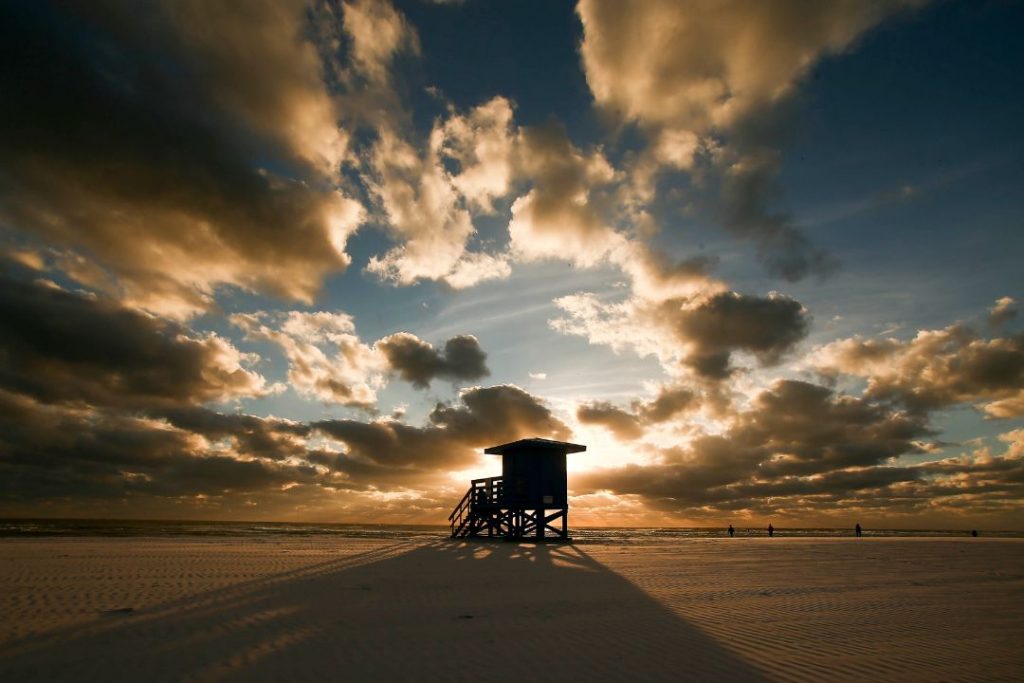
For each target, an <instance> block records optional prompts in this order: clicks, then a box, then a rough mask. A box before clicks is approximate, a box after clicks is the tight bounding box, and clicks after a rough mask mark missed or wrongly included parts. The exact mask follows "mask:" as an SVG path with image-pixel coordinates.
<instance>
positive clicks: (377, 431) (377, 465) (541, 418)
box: [311, 385, 569, 483]
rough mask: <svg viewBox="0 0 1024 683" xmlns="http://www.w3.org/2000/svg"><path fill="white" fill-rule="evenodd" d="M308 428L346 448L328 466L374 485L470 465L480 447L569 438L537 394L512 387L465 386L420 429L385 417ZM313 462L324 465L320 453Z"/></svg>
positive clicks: (335, 421)
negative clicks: (539, 438) (528, 439)
mask: <svg viewBox="0 0 1024 683" xmlns="http://www.w3.org/2000/svg"><path fill="white" fill-rule="evenodd" d="M311 427H312V428H313V429H315V430H318V431H320V432H322V433H324V434H326V435H328V436H330V437H331V438H333V439H336V440H338V441H340V442H342V443H343V444H345V446H346V449H347V452H346V453H343V454H339V455H337V456H335V457H334V458H333V460H332V461H330V463H329V464H330V466H331V467H332V468H334V469H336V470H339V471H341V472H344V473H346V474H348V475H349V476H351V477H352V478H354V479H357V480H359V479H361V480H366V481H367V482H374V483H384V482H389V481H390V482H395V481H403V480H404V481H412V480H419V481H421V482H422V481H423V477H424V475H429V474H437V475H440V474H442V473H446V472H448V471H450V470H452V469H458V468H461V467H468V466H470V465H472V464H473V463H474V462H475V460H476V457H477V455H478V453H479V451H480V449H481V448H484V447H486V446H492V445H495V444H499V443H504V442H507V441H513V440H515V439H519V438H524V437H529V436H542V437H552V438H556V439H565V438H568V436H569V428H568V427H567V426H566V425H565V424H564V423H563V422H562V421H561V420H559V419H558V418H556V417H555V416H554V415H553V414H552V413H551V410H550V409H549V408H548V407H547V406H546V405H544V404H543V402H542V401H541V400H540V399H539V398H537V397H536V396H533V395H532V394H530V393H528V392H526V391H524V390H523V389H520V388H519V387H516V386H512V385H498V386H493V387H482V388H481V387H477V388H473V389H467V390H465V391H463V392H461V394H460V395H459V403H457V404H444V403H440V404H438V405H437V406H436V407H435V408H434V410H433V411H431V413H430V415H429V417H428V420H427V425H426V426H423V427H413V426H409V425H405V424H402V423H399V422H395V421H389V420H381V421H377V422H370V423H365V422H358V421H355V420H322V421H319V422H314V423H312V425H311ZM319 461H320V462H322V463H323V464H328V462H326V461H325V459H324V458H323V457H321V459H320V460H319Z"/></svg>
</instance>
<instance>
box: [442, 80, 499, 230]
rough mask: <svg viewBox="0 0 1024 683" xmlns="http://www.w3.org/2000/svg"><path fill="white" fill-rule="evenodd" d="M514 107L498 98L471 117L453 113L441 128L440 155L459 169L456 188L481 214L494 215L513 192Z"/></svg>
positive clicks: (488, 102)
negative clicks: (498, 202) (496, 205)
mask: <svg viewBox="0 0 1024 683" xmlns="http://www.w3.org/2000/svg"><path fill="white" fill-rule="evenodd" d="M512 118H513V109H512V103H511V102H510V101H509V100H508V99H506V98H504V97H500V96H499V97H494V98H492V99H490V100H489V101H487V102H485V103H483V104H481V105H480V106H478V107H474V108H473V109H472V110H471V111H470V112H469V113H468V114H466V115H460V114H459V113H458V112H455V111H452V112H450V115H449V117H448V119H446V120H445V121H444V122H443V123H442V124H441V126H440V127H439V129H438V130H439V131H440V136H441V137H440V151H441V154H442V155H443V156H444V158H446V159H448V160H451V161H453V162H455V163H456V164H457V165H458V168H457V171H456V172H455V173H454V174H453V175H452V185H454V186H455V189H457V190H458V191H459V193H460V194H461V195H462V196H463V197H464V198H465V199H466V201H467V202H468V203H469V204H470V205H471V206H473V207H475V208H476V209H477V210H479V211H482V212H484V213H492V212H493V211H494V204H493V201H494V199H496V198H499V197H504V196H505V195H507V194H508V193H509V191H510V189H511V183H512V174H513V163H514V157H513V155H514V152H515V136H514V134H513V125H512Z"/></svg>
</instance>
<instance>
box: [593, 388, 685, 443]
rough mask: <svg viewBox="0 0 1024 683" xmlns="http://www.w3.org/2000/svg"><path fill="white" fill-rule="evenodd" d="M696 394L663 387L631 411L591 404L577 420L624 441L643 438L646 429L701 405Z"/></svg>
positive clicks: (629, 409) (604, 402)
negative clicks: (607, 431) (604, 429)
mask: <svg viewBox="0 0 1024 683" xmlns="http://www.w3.org/2000/svg"><path fill="white" fill-rule="evenodd" d="M699 402H700V400H699V396H698V395H697V393H696V392H695V391H694V390H693V389H690V388H689V387H684V386H663V387H661V388H660V389H659V391H658V394H657V395H656V396H655V397H654V398H653V399H651V400H649V401H641V400H635V401H633V402H632V403H631V404H630V406H629V408H628V409H626V408H622V407H619V406H616V405H613V404H611V403H609V402H607V401H592V402H589V403H584V404H582V405H580V406H578V407H577V408H576V419H578V420H579V421H580V422H581V423H583V424H594V425H600V426H602V427H605V428H606V429H608V430H609V431H611V432H612V433H613V434H614V435H615V436H616V437H617V438H618V439H620V440H621V441H634V440H636V439H639V438H641V437H643V436H644V434H645V433H646V428H647V427H650V426H651V425H655V424H660V423H662V422H667V421H669V420H672V419H673V418H675V417H676V416H677V415H680V414H682V413H685V412H687V411H689V410H691V409H694V408H696V407H697V406H698V405H699Z"/></svg>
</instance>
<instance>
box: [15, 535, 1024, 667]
mask: <svg viewBox="0 0 1024 683" xmlns="http://www.w3.org/2000/svg"><path fill="white" fill-rule="evenodd" d="M0 546H2V552H0V558H2V559H0V612H2V614H3V615H4V619H3V623H2V627H0V628H2V631H0V680H4V681H8V680H10V681H31V680H76V681H82V680H96V681H99V680H103V681H109V680H115V681H116V680H131V681H138V680H145V681H164V680H166V681H177V680H254V679H255V680H282V681H284V680H298V681H315V680H355V681H359V680H436V681H449V680H478V681H479V680H487V681H505V680H509V681H513V680H514V681H525V680H537V681H546V680H563V681H564V680H590V681H603V680H608V681H621V680H642V681H662V680H664V681H669V680H672V681H679V680H749V681H757V680H793V681H821V680H864V681H877V680H900V681H906V680H922V681H938V680H945V681H975V680H976V681H996V680H1006V681H1019V680H1024V655H1022V654H1021V648H1020V643H1021V642H1022V641H1024V638H1022V636H1024V542H1021V541H1018V540H994V539H992V540H990V539H948V540H936V539H929V540H911V539H861V540H859V541H858V540H854V539H782V538H776V539H710V540H686V541H682V542H678V541H677V542H672V543H666V542H657V541H651V542H644V543H638V544H628V545H610V544H592V545H591V544H588V545H582V544H581V545H549V546H533V545H525V544H524V545H514V544H504V543H490V544H470V543H461V542H449V541H446V540H443V541H442V540H437V541H427V542H395V541H383V540H381V541H377V540H355V539H334V540H324V539H315V540H282V541H270V540H263V541H262V542H255V543H254V542H252V541H248V540H240V539H219V540H213V539H205V540H194V541H187V540H153V539H60V540H45V539H19V540H9V541H4V542H2V543H0Z"/></svg>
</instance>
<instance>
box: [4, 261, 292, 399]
mask: <svg viewBox="0 0 1024 683" xmlns="http://www.w3.org/2000/svg"><path fill="white" fill-rule="evenodd" d="M0 318H2V319H3V321H4V324H3V325H0V385H2V386H3V387H6V388H7V389H8V390H12V391H17V392H20V393H25V394H28V395H30V396H33V397H35V398H37V399H39V400H42V401H46V402H54V403H88V404H91V405H104V406H121V407H123V408H127V409H135V408H140V407H144V406H153V405H169V404H179V403H189V404H198V403H205V402H209V401H228V400H233V399H237V398H245V397H258V396H265V395H267V394H268V393H271V392H273V391H276V390H278V389H279V388H280V387H278V386H275V385H270V384H269V383H268V382H267V381H266V379H265V378H264V377H263V376H262V375H260V374H259V373H258V372H256V371H255V370H253V369H251V366H252V365H254V364H255V362H256V361H257V360H258V357H257V356H255V355H254V354H246V353H242V352H241V351H239V350H238V349H237V348H235V346H233V345H232V344H231V343H230V342H229V341H228V340H227V339H224V338H223V337H220V336H218V335H216V334H195V333H192V332H190V331H189V330H187V329H185V328H183V327H182V326H180V325H178V324H176V323H172V322H168V321H165V320H162V319H159V318H154V317H152V316H148V315H145V314H143V313H139V312H137V311H134V310H131V309H126V308H124V307H122V306H120V305H119V304H117V303H116V302H113V301H110V300H107V299H104V298H101V297H96V296H88V295H85V294H80V293H73V292H68V291H65V290H63V289H61V288H59V287H57V286H55V285H52V284H50V283H47V282H45V281H28V280H25V279H22V278H19V277H17V276H16V275H14V274H12V273H8V272H2V273H0Z"/></svg>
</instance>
